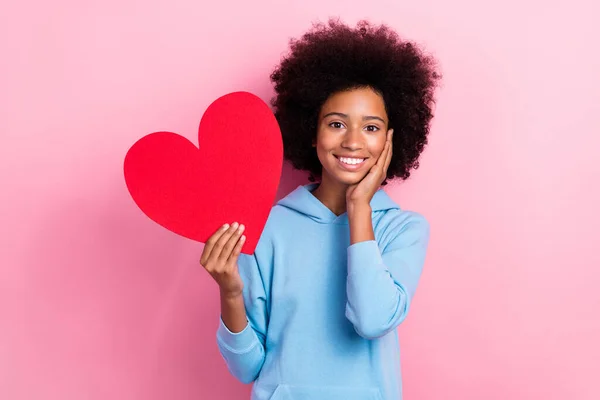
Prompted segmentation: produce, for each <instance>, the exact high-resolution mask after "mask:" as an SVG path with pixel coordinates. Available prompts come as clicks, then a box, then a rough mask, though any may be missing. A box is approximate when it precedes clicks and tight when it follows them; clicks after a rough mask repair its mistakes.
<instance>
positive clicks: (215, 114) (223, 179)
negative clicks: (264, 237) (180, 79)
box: [124, 92, 283, 254]
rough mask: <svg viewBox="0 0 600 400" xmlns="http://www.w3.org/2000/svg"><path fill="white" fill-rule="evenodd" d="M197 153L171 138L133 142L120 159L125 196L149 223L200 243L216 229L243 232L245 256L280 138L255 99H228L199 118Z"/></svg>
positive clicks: (270, 192)
mask: <svg viewBox="0 0 600 400" xmlns="http://www.w3.org/2000/svg"><path fill="white" fill-rule="evenodd" d="M198 144H199V148H198V147H196V146H195V145H194V144H193V143H192V142H190V141H189V140H188V139H186V138H184V137H183V136H180V135H178V134H175V133H171V132H155V133H151V134H149V135H146V136H144V137H143V138H141V139H139V140H138V141H137V142H136V143H135V144H134V145H133V146H131V148H130V149H129V151H128V152H127V155H126V156H125V161H124V174H125V182H126V185H127V189H128V190H129V193H130V194H131V197H132V198H133V200H134V201H135V203H136V204H137V206H138V207H139V208H140V209H141V210H142V211H143V212H144V214H146V215H147V216H148V217H149V218H150V219H152V220H153V221H155V222H156V223H158V224H160V225H162V226H163V227H165V228H167V229H169V230H170V231H172V232H175V233H176V234H179V235H181V236H184V237H186V238H189V239H192V240H196V241H199V242H202V243H206V241H207V240H208V238H209V237H210V236H211V235H212V234H213V233H214V232H215V231H216V230H217V229H219V228H220V227H221V226H222V225H223V224H225V223H229V224H231V223H233V222H239V223H241V224H244V225H245V226H246V229H245V231H244V235H246V243H244V246H243V248H242V252H243V253H245V254H252V253H253V252H254V250H255V248H256V245H257V244H258V240H259V239H260V236H261V234H262V231H263V229H264V226H265V224H266V221H267V218H268V216H269V213H270V211H271V207H272V206H273V202H274V201H275V196H276V194H277V188H278V186H279V180H280V178H281V168H282V163H283V144H282V140H281V132H280V130H279V125H278V123H277V120H276V119H275V116H274V115H273V113H272V112H271V110H270V108H269V107H268V105H267V104H266V103H265V102H264V101H262V100H261V99H260V98H259V97H257V96H255V95H253V94H251V93H247V92H235V93H229V94H227V95H225V96H222V97H220V98H218V99H217V100H215V101H214V102H213V103H212V104H211V105H210V106H209V107H208V108H207V109H206V111H205V113H204V115H203V116H202V119H201V121H200V127H199V129H198Z"/></svg>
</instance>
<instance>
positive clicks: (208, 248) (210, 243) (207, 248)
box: [200, 224, 229, 265]
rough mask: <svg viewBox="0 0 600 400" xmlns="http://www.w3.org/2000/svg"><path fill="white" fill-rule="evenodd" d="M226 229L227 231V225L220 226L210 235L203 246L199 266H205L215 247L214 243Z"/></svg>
mask: <svg viewBox="0 0 600 400" xmlns="http://www.w3.org/2000/svg"><path fill="white" fill-rule="evenodd" d="M227 229H229V224H225V225H223V226H221V227H220V228H219V229H217V231H216V232H215V233H213V234H212V236H211V237H209V238H208V240H207V241H206V244H205V245H204V250H203V251H202V257H201V258H200V264H202V265H206V262H207V261H208V260H209V258H210V255H211V253H212V251H213V249H214V247H215V243H217V241H218V240H219V238H220V237H221V236H222V235H223V234H224V233H225V232H226V231H227Z"/></svg>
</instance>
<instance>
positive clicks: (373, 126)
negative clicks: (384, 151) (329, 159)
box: [367, 125, 379, 132]
mask: <svg viewBox="0 0 600 400" xmlns="http://www.w3.org/2000/svg"><path fill="white" fill-rule="evenodd" d="M369 128H375V129H374V130H369ZM367 130H368V131H369V132H377V131H378V130H379V127H378V126H376V125H369V126H367Z"/></svg>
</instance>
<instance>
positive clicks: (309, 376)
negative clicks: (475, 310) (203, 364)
mask: <svg viewBox="0 0 600 400" xmlns="http://www.w3.org/2000/svg"><path fill="white" fill-rule="evenodd" d="M316 187H317V184H316V183H313V184H308V185H303V186H299V187H298V188H297V189H295V190H294V191H293V192H292V193H290V194H289V195H287V196H286V197H285V198H283V199H281V200H280V201H279V202H278V203H277V204H276V205H275V206H274V207H273V208H272V209H271V212H270V214H269V218H268V220H267V223H266V225H265V229H264V231H263V233H262V235H261V237H260V240H259V243H258V245H257V247H256V250H255V252H254V254H253V255H246V254H241V255H240V257H239V259H238V265H239V271H240V275H241V277H242V280H243V282H244V290H243V297H244V301H245V306H246V315H247V318H248V321H249V323H248V325H247V326H246V328H245V329H244V330H243V331H241V332H239V333H232V332H231V331H229V330H228V329H227V327H226V326H225V324H224V323H223V320H222V319H221V320H220V322H219V327H218V329H217V344H218V347H219V350H220V352H221V355H222V356H223V358H224V360H225V362H226V364H227V367H228V369H229V371H230V372H231V374H232V375H233V376H235V377H236V378H237V379H238V380H240V381H241V382H243V383H250V382H253V381H254V385H253V387H252V396H251V398H252V400H267V399H270V400H286V399H287V400H298V399H302V400H370V399H372V400H398V399H401V398H402V384H401V376H400V349H399V344H398V335H397V332H396V328H397V327H398V325H399V324H400V323H401V322H402V321H403V320H404V318H406V314H407V312H408V309H409V306H410V303H411V299H412V298H413V296H414V294H415V289H416V287H417V283H418V281H419V277H420V275H421V271H422V268H423V262H424V260H425V252H426V249H427V244H428V241H429V224H428V223H427V221H426V220H425V219H424V218H423V217H422V216H421V215H419V214H417V213H415V212H410V211H404V210H401V209H400V207H399V206H398V205H397V204H396V203H395V202H394V201H393V200H392V199H391V198H390V197H389V196H388V195H387V194H386V193H385V192H384V191H383V190H382V189H380V190H378V191H377V192H376V193H375V195H374V196H373V199H372V200H371V209H372V219H373V230H374V233H375V240H370V241H364V242H359V243H355V244H353V245H350V230H349V225H348V215H347V214H346V213H344V214H341V215H339V216H336V215H335V214H334V213H333V212H332V211H331V210H329V209H328V208H327V207H326V206H325V205H324V204H323V203H321V201H320V200H318V199H317V198H316V197H315V196H314V195H313V194H312V191H313V190H314V189H315V188H316Z"/></svg>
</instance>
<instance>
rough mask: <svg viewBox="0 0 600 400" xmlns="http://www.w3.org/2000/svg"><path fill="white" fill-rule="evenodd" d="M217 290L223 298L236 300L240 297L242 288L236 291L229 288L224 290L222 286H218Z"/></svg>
mask: <svg viewBox="0 0 600 400" xmlns="http://www.w3.org/2000/svg"><path fill="white" fill-rule="evenodd" d="M219 292H220V294H221V298H222V299H224V300H228V301H235V300H238V299H239V298H241V297H242V293H243V291H242V290H236V291H231V290H224V289H222V288H219Z"/></svg>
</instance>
